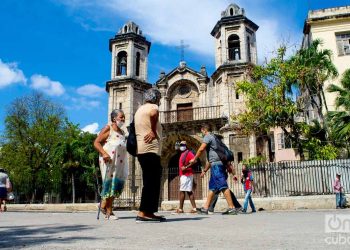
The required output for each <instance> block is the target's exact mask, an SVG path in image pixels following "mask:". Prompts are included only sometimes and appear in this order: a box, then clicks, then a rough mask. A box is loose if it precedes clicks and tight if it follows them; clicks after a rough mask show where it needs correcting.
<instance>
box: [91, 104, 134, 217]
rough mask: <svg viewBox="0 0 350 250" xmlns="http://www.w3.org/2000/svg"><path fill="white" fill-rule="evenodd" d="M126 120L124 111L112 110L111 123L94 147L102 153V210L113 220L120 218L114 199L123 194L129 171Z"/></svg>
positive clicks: (96, 140)
mask: <svg viewBox="0 0 350 250" xmlns="http://www.w3.org/2000/svg"><path fill="white" fill-rule="evenodd" d="M124 122H125V115H124V112H123V111H122V110H120V109H114V110H113V111H112V112H111V124H108V125H106V126H105V127H104V128H103V129H102V130H101V132H100V133H99V135H98V136H97V138H96V139H95V141H94V147H95V149H96V150H97V151H98V152H99V154H100V156H99V164H100V170H101V175H102V183H103V184H102V193H101V199H102V201H101V211H102V213H103V214H104V215H105V218H106V219H111V220H117V219H118V217H117V216H116V215H115V214H114V213H113V201H114V199H115V198H118V197H119V196H120V195H121V193H122V191H123V189H124V184H125V180H126V178H127V177H128V172H129V170H128V154H127V152H126V138H125V133H124V131H123V130H122V127H123V126H124Z"/></svg>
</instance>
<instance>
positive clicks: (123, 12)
mask: <svg viewBox="0 0 350 250" xmlns="http://www.w3.org/2000/svg"><path fill="white" fill-rule="evenodd" d="M56 1H59V2H61V3H62V4H64V5H66V6H68V7H69V8H71V9H72V10H74V11H81V12H83V15H86V16H85V18H86V20H90V21H91V20H93V22H94V23H95V24H96V25H99V23H103V25H106V23H109V26H110V29H111V30H115V32H117V31H118V30H119V29H120V28H121V27H116V26H115V25H116V23H115V17H116V16H119V17H120V18H122V19H124V20H132V21H134V22H136V23H137V24H138V25H139V26H140V28H141V30H142V31H143V32H144V33H145V34H146V36H147V38H148V39H150V40H152V41H153V42H157V43H161V44H164V45H169V46H176V45H179V42H180V40H181V39H183V40H184V41H185V43H186V44H188V45H190V47H189V49H190V50H191V51H194V52H197V53H199V54H202V55H203V56H212V57H213V56H214V38H213V37H212V36H211V35H210V32H211V30H212V28H213V27H214V25H215V24H216V22H217V21H218V20H220V18H221V12H222V11H223V10H225V9H226V7H227V6H228V5H229V4H230V3H232V2H233V1H232V0H215V1H213V0H177V1H173V0H147V1H145V0H134V1H124V0H90V1H86V0H56ZM234 2H235V3H237V4H238V5H239V6H240V7H243V8H245V10H246V16H247V17H248V18H249V19H250V20H252V21H254V22H255V23H256V24H258V25H259V27H260V28H259V30H258V32H257V46H258V58H259V61H260V62H262V61H264V59H265V58H269V57H270V56H271V52H272V51H275V48H277V47H278V46H279V45H280V44H281V42H282V41H281V39H284V40H285V39H286V38H285V37H283V36H284V35H285V34H286V32H288V31H286V30H287V29H288V27H291V25H290V24H288V23H285V21H284V22H283V21H281V20H282V19H283V18H281V14H276V13H275V14H272V13H270V14H269V15H266V8H267V7H271V6H272V5H273V4H274V1H272V0H252V1H249V2H247V1H243V0H236V1H234ZM101 9H103V10H104V13H107V14H106V16H107V18H106V19H105V22H101V21H100V20H98V18H97V15H96V12H99V11H101ZM277 15H280V16H277ZM113 16H114V17H113ZM100 18H101V17H100ZM102 18H105V17H102ZM119 25H120V24H119ZM289 33H291V34H292V35H294V34H296V32H295V31H292V32H289ZM288 35H290V34H288ZM297 36H298V38H299V37H300V35H297ZM291 40H296V39H291ZM185 57H186V56H185Z"/></svg>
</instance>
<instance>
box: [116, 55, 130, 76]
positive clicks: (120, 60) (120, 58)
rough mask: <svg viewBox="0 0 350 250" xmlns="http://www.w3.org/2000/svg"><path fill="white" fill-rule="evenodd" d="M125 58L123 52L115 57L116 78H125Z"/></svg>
mask: <svg viewBox="0 0 350 250" xmlns="http://www.w3.org/2000/svg"><path fill="white" fill-rule="evenodd" d="M127 57H128V54H127V53H126V52H125V51H120V52H119V53H118V55H117V76H126V73H127V71H126V70H127V67H126V66H127Z"/></svg>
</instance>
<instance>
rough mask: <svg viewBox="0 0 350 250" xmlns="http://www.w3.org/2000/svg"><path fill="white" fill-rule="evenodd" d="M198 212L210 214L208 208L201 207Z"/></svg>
mask: <svg viewBox="0 0 350 250" xmlns="http://www.w3.org/2000/svg"><path fill="white" fill-rule="evenodd" d="M198 213H199V214H208V209H205V208H203V207H201V208H200V210H199V211H198Z"/></svg>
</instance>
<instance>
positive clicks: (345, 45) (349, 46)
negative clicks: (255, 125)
mask: <svg viewBox="0 0 350 250" xmlns="http://www.w3.org/2000/svg"><path fill="white" fill-rule="evenodd" d="M303 33H304V37H303V42H302V48H307V47H309V46H310V44H311V43H312V41H314V40H315V39H321V41H322V45H321V49H329V50H331V51H332V61H333V63H334V65H335V66H336V68H337V70H338V73H339V76H338V77H337V78H336V79H332V80H329V81H326V82H325V84H324V93H325V97H326V98H325V99H326V103H327V107H328V110H329V111H334V110H335V98H336V93H329V92H328V91H327V87H328V86H329V85H330V84H336V85H339V86H340V79H341V78H342V75H343V73H344V71H345V70H346V69H349V68H350V6H344V7H337V8H328V9H320V10H311V11H309V13H308V16H307V19H306V20H305V24H304V30H303ZM304 94H305V93H304ZM303 100H304V105H305V107H304V109H305V117H306V121H307V122H311V121H312V120H314V119H318V115H317V112H316V110H313V108H312V106H311V102H310V97H308V96H303ZM323 110H324V111H325V109H323Z"/></svg>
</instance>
